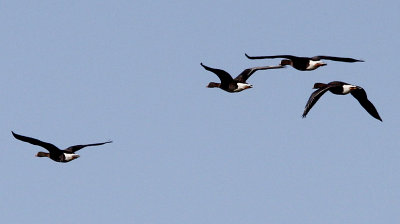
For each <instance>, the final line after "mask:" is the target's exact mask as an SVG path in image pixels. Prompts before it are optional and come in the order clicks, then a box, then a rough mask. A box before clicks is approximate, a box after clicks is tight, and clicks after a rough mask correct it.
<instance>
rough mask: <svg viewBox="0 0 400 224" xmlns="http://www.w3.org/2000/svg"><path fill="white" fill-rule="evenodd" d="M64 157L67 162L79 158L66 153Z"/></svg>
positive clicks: (76, 155)
mask: <svg viewBox="0 0 400 224" xmlns="http://www.w3.org/2000/svg"><path fill="white" fill-rule="evenodd" d="M64 156H65V160H66V161H71V160H73V159H76V158H77V157H79V156H78V154H67V153H64Z"/></svg>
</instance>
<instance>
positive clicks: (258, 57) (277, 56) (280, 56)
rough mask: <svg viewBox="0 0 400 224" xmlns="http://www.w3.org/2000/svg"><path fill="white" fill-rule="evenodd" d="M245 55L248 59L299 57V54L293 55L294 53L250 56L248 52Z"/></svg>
mask: <svg viewBox="0 0 400 224" xmlns="http://www.w3.org/2000/svg"><path fill="white" fill-rule="evenodd" d="M245 55H246V57H247V58H248V59H267V58H287V59H290V60H292V59H295V58H298V57H297V56H293V55H272V56H249V55H248V54H246V53H245Z"/></svg>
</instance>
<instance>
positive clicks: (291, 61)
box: [245, 54, 364, 71]
mask: <svg viewBox="0 0 400 224" xmlns="http://www.w3.org/2000/svg"><path fill="white" fill-rule="evenodd" d="M245 55H246V57H247V58H249V59H267V58H284V59H283V60H281V65H291V66H292V67H293V68H295V69H297V70H300V71H311V70H315V69H317V68H318V67H321V66H325V65H326V63H324V62H322V61H321V60H323V59H325V60H331V61H341V62H350V63H353V62H364V61H363V60H358V59H354V58H342V57H333V56H323V55H320V56H314V57H297V56H293V55H273V56H249V55H247V54H245Z"/></svg>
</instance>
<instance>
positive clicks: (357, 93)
mask: <svg viewBox="0 0 400 224" xmlns="http://www.w3.org/2000/svg"><path fill="white" fill-rule="evenodd" d="M351 95H353V96H354V98H356V99H357V100H358V102H359V103H360V104H361V106H362V107H364V109H365V110H366V111H367V112H368V113H369V114H370V115H371V116H372V117H374V118H376V119H378V120H380V121H382V119H381V117H380V116H379V114H378V111H377V110H376V108H375V106H374V105H373V104H372V103H371V101H369V100H368V98H367V93H366V92H365V90H364V89H363V88H361V87H358V88H357V89H356V90H354V91H352V92H351Z"/></svg>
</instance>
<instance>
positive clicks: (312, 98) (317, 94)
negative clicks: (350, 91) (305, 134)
mask: <svg viewBox="0 0 400 224" xmlns="http://www.w3.org/2000/svg"><path fill="white" fill-rule="evenodd" d="M331 87H332V86H327V87H325V88H320V89H317V90H315V91H314V92H313V93H312V94H311V96H310V98H309V99H308V101H307V104H306V107H305V108H304V112H303V118H305V117H306V116H307V114H308V111H310V110H311V108H312V107H313V106H314V104H315V103H316V102H317V101H318V100H319V98H321V96H322V95H324V93H325V92H326V91H328V90H329V88H331Z"/></svg>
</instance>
